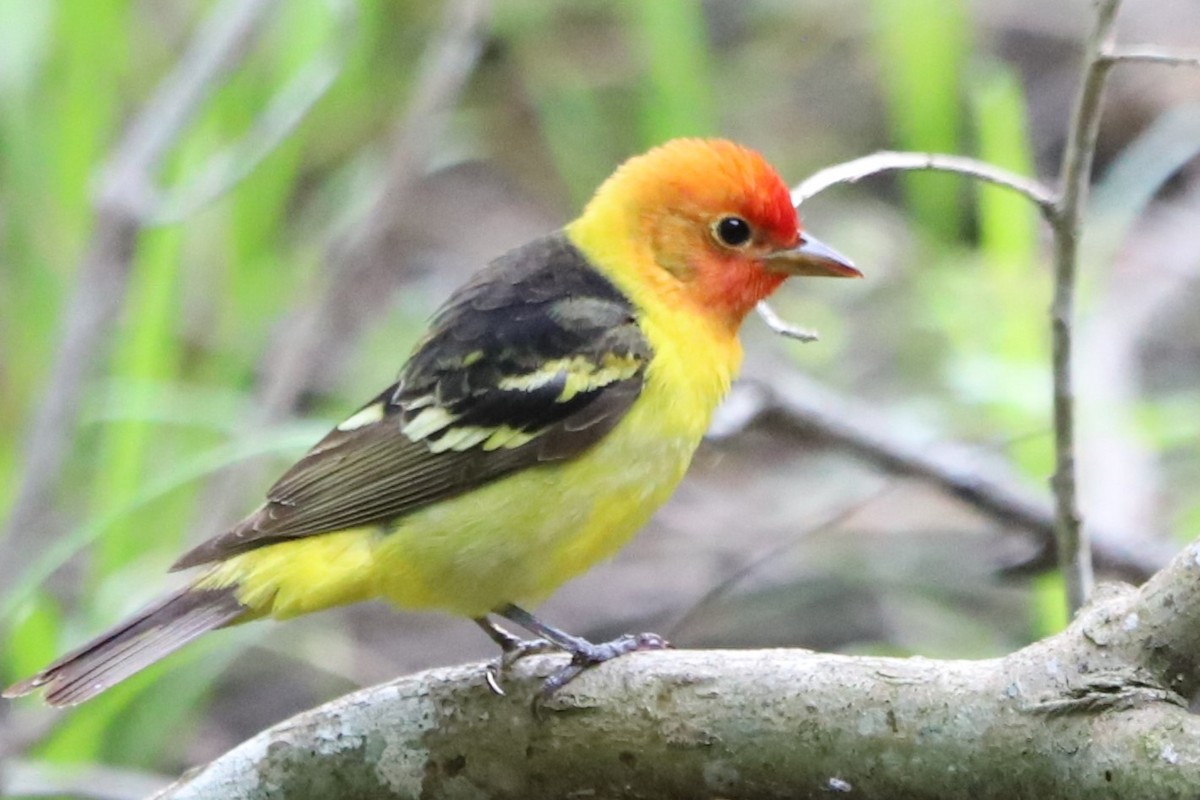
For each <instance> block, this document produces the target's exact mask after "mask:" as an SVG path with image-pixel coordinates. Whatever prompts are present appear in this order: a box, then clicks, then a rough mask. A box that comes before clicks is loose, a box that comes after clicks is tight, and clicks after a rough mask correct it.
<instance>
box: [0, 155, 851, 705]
mask: <svg viewBox="0 0 1200 800" xmlns="http://www.w3.org/2000/svg"><path fill="white" fill-rule="evenodd" d="M792 276H828V277H861V273H860V272H859V270H858V269H857V268H856V267H855V266H854V264H853V263H852V262H851V261H850V260H849V259H848V258H846V257H845V256H842V255H841V254H839V253H838V252H837V251H835V250H833V249H832V248H830V247H828V246H826V245H824V244H823V243H821V242H820V241H819V240H818V239H816V238H814V237H813V236H811V235H809V234H808V233H807V232H806V231H805V230H804V229H803V228H802V227H801V224H800V219H799V216H798V213H797V211H796V209H795V207H794V206H793V205H792V201H791V198H790V195H789V192H788V188H787V186H786V184H785V183H784V181H783V179H782V178H781V177H780V175H779V173H778V172H777V171H776V170H775V169H774V168H773V167H771V166H770V164H769V163H768V162H767V161H766V159H765V158H764V157H763V156H762V155H760V154H759V153H758V152H756V151H754V150H752V149H750V148H748V147H745V146H742V145H740V144H737V143H734V142H731V141H728V140H723V139H699V138H688V139H675V140H671V141H668V142H666V143H664V144H661V145H659V146H657V147H655V148H653V149H651V150H649V151H647V152H645V153H643V154H641V155H637V156H634V157H632V158H630V159H628V160H627V161H625V162H624V163H623V164H622V165H620V166H619V167H618V168H617V169H616V170H615V172H614V173H613V174H612V175H611V176H610V177H609V178H608V179H607V180H605V181H604V182H603V183H602V184H601V185H600V187H599V188H598V189H597V191H596V192H595V194H594V196H593V197H592V199H591V200H590V201H589V202H588V203H586V204H585V207H584V209H583V211H582V212H581V213H580V215H579V216H578V217H577V218H576V219H575V220H574V221H572V222H570V223H568V224H567V225H566V226H564V227H563V228H561V229H559V230H557V231H555V232H553V233H550V234H548V235H545V236H543V237H541V238H538V239H535V240H533V241H531V242H529V243H527V244H525V245H523V246H520V247H517V248H516V249H514V250H511V251H509V252H508V253H506V254H504V255H501V256H499V257H498V258H496V259H494V260H493V261H491V262H490V263H488V264H487V265H486V266H485V267H484V268H483V269H482V270H480V271H479V272H477V273H475V275H474V276H473V277H471V278H470V279H469V280H468V281H467V282H466V283H465V284H464V285H462V286H461V287H460V288H459V289H457V290H456V291H455V292H453V293H452V294H451V296H450V297H449V299H448V300H447V301H446V302H445V304H444V305H442V306H441V308H440V309H439V310H437V311H436V312H435V313H434V314H433V316H432V318H431V320H430V323H429V326H428V328H427V330H426V332H425V333H424V335H423V336H422V337H421V338H420V339H419V340H418V342H417V344H416V345H415V347H414V349H413V351H412V353H411V355H410V356H409V358H408V360H407V362H406V363H405V364H404V365H403V367H402V368H401V370H400V373H399V377H398V379H397V380H396V381H395V382H394V383H392V384H391V385H389V386H388V387H387V388H386V389H384V390H383V391H382V392H380V393H379V394H378V395H377V396H375V397H374V398H372V399H371V400H370V401H369V402H367V403H366V404H365V405H363V406H362V407H361V408H359V409H358V410H357V411H355V412H354V413H353V414H351V415H350V416H348V417H347V418H346V419H345V420H344V421H343V422H341V424H339V425H337V426H336V427H335V428H334V429H333V430H331V431H330V432H329V433H328V434H327V435H326V436H325V437H324V438H322V439H321V440H320V441H318V442H317V443H316V445H314V446H313V447H312V449H310V450H309V451H308V452H307V453H306V454H305V455H304V456H303V457H301V458H300V459H299V460H298V461H297V462H296V463H295V464H294V465H293V466H292V467H291V468H290V469H288V470H286V472H284V473H283V475H282V476H281V477H280V478H279V479H278V480H277V481H276V482H275V483H274V485H273V486H271V488H270V489H269V490H268V491H267V493H266V500H265V502H264V503H263V504H262V505H261V506H260V507H259V508H258V509H257V510H255V511H254V512H252V513H251V514H250V515H249V516H247V517H246V518H245V519H243V520H242V521H241V522H239V523H238V524H236V525H234V526H233V527H232V528H230V529H228V530H227V531H225V532H223V533H221V534H219V535H217V536H215V537H213V538H211V539H209V540H208V541H205V542H203V543H201V544H199V545H198V546H196V547H195V548H193V549H191V550H190V551H188V552H186V553H185V554H184V555H183V556H182V557H180V558H179V560H178V561H176V562H175V564H174V565H173V567H172V570H184V569H189V570H193V571H194V572H195V576H194V577H193V578H192V579H191V581H190V582H189V583H187V585H186V586H184V588H182V589H180V590H178V591H176V592H174V593H171V594H168V595H167V596H165V597H164V598H162V599H161V600H159V601H158V602H155V603H153V604H151V605H150V606H148V607H147V608H145V609H143V610H142V611H140V612H139V613H136V614H134V615H133V616H132V617H130V618H129V619H126V620H125V621H123V622H121V623H119V624H117V625H116V626H115V627H113V628H111V629H110V630H108V631H106V632H105V633H103V634H101V635H99V636H98V637H96V638H95V639H93V640H91V641H89V642H88V643H86V644H84V645H83V646H82V647H80V648H78V649H76V650H74V651H72V652H70V653H68V654H66V655H64V656H63V657H62V658H60V659H58V660H57V661H55V662H54V663H52V664H50V665H49V666H47V667H46V668H45V669H44V670H42V671H41V672H39V673H37V674H36V675H34V676H32V677H30V678H28V679H26V680H23V681H20V682H18V683H16V684H14V685H12V686H10V687H9V688H8V689H6V690H5V691H4V692H3V694H4V696H6V697H16V696H21V695H26V694H30V693H33V692H36V691H38V690H41V691H42V693H43V699H44V700H45V702H47V703H48V704H50V705H53V706H69V705H74V704H77V703H81V702H83V701H85V700H88V699H89V698H91V697H94V696H95V695H97V694H99V693H100V692H102V691H104V690H105V689H107V688H109V687H111V686H112V685H114V684H116V683H118V682H120V681H122V680H124V679H126V678H128V677H129V676H131V675H133V674H134V673H136V672H138V671H140V670H142V669H143V668H145V667H147V666H149V665H150V664H153V663H155V662H157V661H159V660H160V659H162V658H164V657H165V656H167V655H169V654H170V653H172V652H174V651H176V650H178V649H179V648H181V647H182V646H184V645H185V644H187V643H188V642H190V641H192V640H194V639H195V638H196V637H198V636H200V635H201V634H204V633H206V632H208V631H211V630H213V629H216V628H222V627H227V626H230V625H235V624H240V623H244V622H249V621H251V620H257V619H261V618H274V619H278V620H283V619H288V618H290V617H295V616H298V615H301V614H307V613H310V612H315V611H319V610H322V609H326V608H330V607H334V606H341V605H346V604H349V603H355V602H359V601H365V600H371V599H383V600H386V601H390V602H391V603H392V604H394V605H395V606H397V607H399V608H401V609H436V610H441V611H444V612H450V613H452V614H456V615H459V616H462V617H466V618H469V619H472V620H474V621H475V622H476V623H477V624H478V625H479V626H480V627H481V628H482V629H483V630H484V631H485V632H486V633H487V634H488V635H489V636H490V637H491V638H492V639H493V640H495V642H496V643H497V644H498V645H499V646H500V648H501V654H502V655H501V659H500V660H502V661H503V665H504V666H506V665H508V664H511V662H512V661H514V660H515V659H517V658H519V657H522V656H523V655H525V654H527V653H529V652H535V651H537V650H541V649H546V648H553V649H558V650H563V651H566V653H568V654H570V656H571V658H570V660H569V662H568V663H567V664H566V665H565V666H563V667H561V668H559V669H558V670H556V671H555V672H554V673H552V674H551V675H550V677H549V678H547V679H546V680H545V684H544V688H543V691H544V692H546V693H550V692H553V691H556V690H557V689H559V688H561V687H562V686H564V685H565V684H566V683H567V682H569V681H570V680H572V679H574V677H575V676H577V675H578V674H580V673H581V672H582V671H583V670H585V669H588V668H590V667H593V666H595V665H597V664H600V663H603V662H604V661H607V660H609V659H611V658H614V657H617V656H620V655H622V654H624V653H628V652H632V651H634V650H646V649H656V648H660V647H666V646H668V644H667V642H666V641H665V640H663V639H662V638H661V637H659V636H657V635H655V634H650V633H646V634H637V635H627V636H623V637H620V638H618V639H614V640H613V641H610V642H600V643H593V642H591V641H588V640H587V639H584V638H582V637H579V636H574V635H572V634H569V633H567V632H565V631H562V630H560V629H558V628H555V627H552V626H551V625H549V624H546V623H544V622H543V621H542V620H541V619H539V618H538V617H536V616H534V615H533V614H531V613H530V612H528V611H527V610H526V608H527V607H529V606H530V604H535V603H537V602H539V601H541V600H543V599H545V598H546V597H547V596H548V595H549V594H550V593H551V592H553V591H554V590H555V589H556V588H557V587H558V586H560V585H561V584H562V583H564V582H565V581H567V580H568V579H570V578H572V577H574V576H576V575H578V574H579V573H581V572H583V571H584V570H586V569H588V568H589V567H591V566H592V565H594V564H596V563H597V562H600V561H602V560H604V559H606V558H608V557H610V556H612V555H613V554H614V553H615V552H616V551H617V550H618V549H620V548H621V547H622V546H623V545H625V544H626V543H627V542H628V541H629V539H630V538H631V537H632V536H633V534H634V533H635V532H637V531H638V529H640V528H641V527H643V525H644V524H645V523H646V522H647V521H648V520H649V518H650V516H651V515H652V514H653V512H654V511H655V510H656V509H658V508H659V506H661V505H662V504H663V503H664V502H665V501H666V500H667V498H668V497H670V496H671V494H672V493H673V491H674V490H675V488H676V486H677V485H678V484H679V482H680V480H681V479H682V478H683V475H684V473H685V472H686V470H687V468H688V465H689V463H690V461H691V459H692V456H693V454H694V452H695V451H696V448H697V447H698V446H699V444H700V441H701V439H702V438H703V436H704V434H705V432H706V430H707V428H708V426H709V422H710V420H711V418H712V415H713V412H714V411H715V409H716V408H717V406H718V404H719V403H720V402H721V400H722V399H723V398H724V397H725V395H726V393H727V392H728V391H729V389H730V386H731V383H732V381H733V380H734V377H735V375H736V374H737V372H738V369H739V366H740V363H741V359H742V348H741V344H740V342H739V338H738V331H739V328H740V326H741V323H742V321H743V319H744V318H745V317H746V315H747V314H748V313H749V312H750V311H751V310H753V309H754V308H755V306H756V305H757V304H758V303H759V302H760V301H762V300H764V299H765V298H766V297H768V296H769V295H770V294H771V293H772V292H773V291H775V289H777V288H778V287H779V286H780V285H781V284H782V283H783V282H784V280H785V279H787V278H789V277H792ZM493 617H497V618H500V619H503V620H507V621H508V622H509V623H512V624H515V625H516V626H518V627H519V628H521V629H524V630H525V631H527V632H528V633H530V634H532V635H533V636H534V637H537V638H532V639H522V638H520V637H518V636H517V635H515V634H513V633H511V632H510V631H509V630H507V629H506V628H504V627H502V626H501V625H500V624H498V623H497V622H495V621H494V620H493ZM488 676H489V684H490V685H492V687H493V689H494V690H496V691H498V692H500V693H503V692H502V690H501V689H500V687H499V686H498V684H497V683H496V682H495V676H494V673H493V672H491V671H489V673H488Z"/></svg>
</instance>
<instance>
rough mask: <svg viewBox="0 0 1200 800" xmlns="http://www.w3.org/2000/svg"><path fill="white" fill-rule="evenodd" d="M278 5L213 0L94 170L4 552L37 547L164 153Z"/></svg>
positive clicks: (2, 575) (4, 577)
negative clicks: (90, 215) (87, 225)
mask: <svg viewBox="0 0 1200 800" xmlns="http://www.w3.org/2000/svg"><path fill="white" fill-rule="evenodd" d="M274 5H275V0H223V2H221V3H219V4H218V5H217V6H216V7H215V8H214V9H213V10H212V12H211V13H210V14H209V16H208V17H207V19H205V21H204V23H203V24H202V25H201V26H200V28H199V30H198V32H197V33H196V35H195V37H194V38H193V39H192V42H191V44H190V45H189V46H188V48H187V50H186V51H185V52H184V53H183V55H182V56H181V57H180V59H179V62H178V64H176V66H175V68H174V69H173V70H172V72H171V73H170V74H169V75H168V76H167V77H166V78H164V79H163V80H162V81H161V82H160V83H159V84H158V86H157V88H156V89H155V91H154V94H153V96H152V97H151V98H150V100H149V101H147V103H146V104H145V105H144V106H143V107H142V110H141V111H140V112H139V113H138V115H137V116H136V117H135V118H134V119H133V121H132V122H131V123H130V124H129V127H128V128H127V129H126V132H125V134H124V135H123V136H122V137H121V139H120V141H119V142H118V143H117V145H116V147H115V148H114V150H113V152H112V155H111V156H110V157H109V159H108V161H107V163H106V165H105V166H104V167H103V168H102V169H101V170H100V184H99V189H98V191H97V192H96V195H95V200H94V203H93V205H94V207H95V217H96V219H95V223H94V226H93V228H92V233H91V238H90V240H89V242H88V246H87V249H86V251H85V253H84V255H83V259H82V261H81V263H80V265H79V267H78V270H77V277H76V279H75V286H74V288H73V290H72V293H71V297H70V299H69V300H68V301H67V303H66V306H65V308H64V309H63V311H62V313H61V314H60V316H61V319H62V320H63V323H62V329H61V331H60V334H59V347H58V350H57V355H56V356H55V360H54V364H53V365H52V366H51V368H50V373H49V376H48V377H47V379H46V384H45V387H46V388H45V390H44V391H43V393H42V397H41V399H40V400H39V402H38V404H37V405H36V406H35V408H36V412H35V414H34V419H33V425H32V429H31V431H30V434H29V438H28V440H27V442H26V445H25V451H24V461H23V463H22V466H21V468H20V469H19V470H18V471H17V473H16V474H19V475H21V476H22V480H21V485H20V488H19V489H18V490H17V493H16V498H15V500H14V501H13V505H12V510H11V512H10V514H9V516H8V520H7V522H6V524H5V526H4V531H3V533H2V534H0V538H3V539H4V541H5V544H6V548H7V550H8V552H10V553H18V554H25V555H28V554H30V553H33V552H36V551H37V550H38V549H40V547H41V546H43V545H42V544H41V543H42V542H44V537H45V531H44V530H43V529H42V525H43V522H44V517H45V512H46V509H47V508H48V506H49V505H50V503H51V501H52V499H53V497H54V493H55V491H56V489H57V487H58V483H59V479H60V476H61V474H62V469H63V465H64V462H65V460H66V457H67V455H68V453H69V452H70V449H71V442H72V441H73V439H74V435H75V428H76V424H77V419H78V416H79V405H80V399H81V398H82V397H83V394H84V389H85V386H86V384H87V381H88V379H89V377H90V376H91V373H92V370H93V369H94V368H95V366H96V365H97V364H100V363H102V362H103V360H104V359H103V355H104V353H105V348H106V347H107V345H108V343H109V340H110V338H111V335H112V330H113V327H114V325H115V323H116V320H117V318H118V316H119V315H120V313H121V309H122V307H123V306H124V303H125V295H126V291H127V289H128V278H129V267H130V263H131V261H132V259H133V253H134V249H135V247H136V245H137V237H138V234H139V233H140V232H141V230H142V229H143V228H144V227H145V226H146V224H147V215H148V214H149V213H150V212H151V211H152V209H153V208H154V207H155V204H156V203H157V196H156V195H157V190H156V188H155V180H156V173H157V172H158V170H159V168H160V166H161V164H162V161H163V158H164V157H165V156H166V154H167V153H168V152H169V151H170V149H171V148H172V147H173V146H174V145H175V144H176V143H178V141H179V139H180V138H181V136H182V135H183V133H184V129H185V128H186V126H187V124H188V122H189V121H190V120H191V119H192V118H193V117H194V116H195V114H196V112H197V111H198V110H199V109H200V107H201V106H202V105H203V104H204V101H205V100H206V99H207V98H208V97H209V95H210V94H211V93H212V92H213V90H214V89H216V87H217V85H218V84H219V83H220V80H221V79H222V77H223V76H224V75H225V74H226V73H228V72H229V71H230V70H231V69H233V68H234V67H235V66H236V65H237V64H238V63H239V62H240V61H241V59H242V57H243V55H244V54H245V52H246V50H247V48H248V47H249V44H250V41H251V40H252V39H253V37H254V36H255V35H256V34H257V33H258V32H259V31H260V30H261V28H262V26H263V24H264V23H265V21H266V19H267V17H268V13H269V12H270V11H271V9H272V7H273V6H274ZM34 542H38V544H34ZM18 566H19V562H18V561H17V560H16V559H12V558H10V559H6V560H4V561H0V585H8V583H9V581H10V580H11V579H12V575H13V573H14V572H15V571H16V569H17V567H18Z"/></svg>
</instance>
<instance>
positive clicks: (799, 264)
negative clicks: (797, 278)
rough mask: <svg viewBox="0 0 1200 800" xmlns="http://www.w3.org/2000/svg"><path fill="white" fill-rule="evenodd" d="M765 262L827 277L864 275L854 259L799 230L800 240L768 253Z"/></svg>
mask: <svg viewBox="0 0 1200 800" xmlns="http://www.w3.org/2000/svg"><path fill="white" fill-rule="evenodd" d="M766 264H767V268H768V269H772V270H775V271H777V272H782V273H784V274H786V275H806V276H814V277H826V278H861V277H862V276H863V274H862V273H861V272H859V271H858V269H857V268H856V267H855V266H854V262H853V261H851V260H850V259H848V258H846V257H845V256H844V255H842V254H841V253H839V252H838V251H837V250H834V249H833V248H832V247H830V246H829V245H827V244H823V243H822V242H821V240H819V239H817V238H816V237H814V236H809V235H808V234H807V233H802V234H800V244H798V245H796V246H795V247H793V248H791V249H790V250H780V251H778V252H775V253H771V254H770V255H769V256H767V258H766Z"/></svg>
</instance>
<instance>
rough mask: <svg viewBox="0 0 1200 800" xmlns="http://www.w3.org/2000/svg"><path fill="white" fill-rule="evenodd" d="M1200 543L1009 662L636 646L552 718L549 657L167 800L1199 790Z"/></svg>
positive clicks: (314, 729)
mask: <svg viewBox="0 0 1200 800" xmlns="http://www.w3.org/2000/svg"><path fill="white" fill-rule="evenodd" d="M1198 578H1200V546H1197V545H1192V546H1191V547H1189V548H1187V549H1186V550H1185V551H1184V552H1183V553H1181V554H1180V555H1179V556H1177V557H1176V558H1175V559H1174V560H1173V561H1172V562H1171V564H1170V565H1168V566H1167V567H1166V568H1165V569H1164V570H1163V571H1162V572H1160V573H1158V574H1157V575H1155V576H1154V577H1153V578H1151V580H1150V581H1148V582H1147V583H1146V584H1145V585H1144V586H1143V587H1141V588H1140V589H1137V590H1134V589H1132V588H1130V587H1128V586H1124V585H1111V586H1108V587H1104V588H1102V589H1101V590H1100V591H1098V592H1097V595H1096V597H1095V598H1094V599H1093V601H1092V603H1091V604H1090V605H1089V606H1087V607H1086V608H1085V609H1083V611H1082V612H1081V613H1080V614H1079V616H1078V617H1077V618H1076V620H1075V622H1074V623H1073V624H1072V625H1071V626H1070V627H1069V628H1068V629H1067V630H1066V631H1064V632H1063V633H1061V634H1058V635H1056V636H1053V637H1050V638H1048V639H1045V640H1043V641H1040V642H1037V643H1034V644H1032V645H1030V646H1028V647H1026V648H1024V649H1022V650H1019V651H1017V652H1015V653H1013V654H1011V655H1009V656H1007V657H1004V658H999V659H991V660H986V661H934V660H928V659H923V658H910V659H897V658H873V657H852V656H841V655H823V654H819V653H812V652H808V651H801V650H763V651H667V652H658V653H638V654H634V655H631V656H628V657H625V658H621V659H618V660H616V661H613V662H610V663H608V664H605V665H604V666H602V667H600V668H598V669H595V670H592V671H590V672H589V673H586V674H585V675H584V676H583V677H581V678H580V679H579V680H577V681H576V682H575V683H572V684H571V685H570V686H568V687H567V688H566V689H565V690H563V691H562V692H560V693H559V694H558V695H556V696H555V697H554V698H552V700H551V701H549V702H547V703H546V704H545V705H544V706H543V707H541V708H540V709H539V710H537V711H535V710H534V709H532V708H531V700H532V697H533V696H534V694H535V693H536V692H537V689H538V685H539V684H538V680H537V678H538V677H540V676H544V675H546V674H548V672H549V671H550V670H551V669H553V667H554V666H556V665H558V664H560V663H561V660H560V659H561V657H553V656H551V657H539V658H531V659H529V660H528V661H526V662H524V663H523V664H521V665H519V666H518V667H517V668H516V669H515V670H514V671H513V672H512V673H510V674H509V675H508V676H507V678H506V681H505V686H506V688H507V689H508V690H509V694H508V696H507V697H497V696H494V695H492V694H491V693H490V692H489V691H488V689H487V687H486V685H485V683H484V671H483V666H482V665H478V664H476V665H468V666H462V667H454V668H449V669H438V670H431V671H429V672H424V673H420V674H417V675H413V676H409V677H405V678H400V679H398V680H396V681H393V682H390V683H386V684H382V685H380V686H375V687H372V688H369V689H364V690H362V691H359V692H355V693H353V694H350V695H347V696H345V697H343V698H340V699H338V700H335V701H333V702H331V703H329V704H327V705H325V706H322V707H320V708H317V709H314V710H312V711H308V712H305V713H303V714H300V715H298V716H296V717H294V718H293V719H291V720H288V721H286V722H284V723H282V724H280V725H277V726H276V727H274V728H271V729H269V730H266V731H264V732H262V733H261V734H259V735H257V736H255V737H254V738H253V739H250V740H249V741H247V742H245V743H243V744H241V745H239V746H238V747H237V748H235V749H233V750H232V751H230V752H229V753H227V754H225V755H224V756H222V757H221V758H219V759H217V760H216V761H213V762H212V763H210V764H208V765H207V766H204V767H202V768H200V769H198V770H195V771H194V772H192V773H191V774H189V775H187V776H185V777H184V778H183V779H181V780H180V781H179V782H177V783H176V784H174V785H173V786H171V787H170V788H168V789H167V790H165V791H164V792H163V793H162V794H160V795H159V797H160V798H164V799H165V798H172V799H173V800H182V799H183V798H202V797H225V798H246V799H249V798H255V799H256V800H257V799H258V798H277V797H288V798H309V797H312V798H317V797H380V798H417V797H421V798H467V797H472V798H473V797H495V798H542V797H546V798H550V797H554V798H559V797H600V798H604V797H631V798H641V797H645V798H671V797H714V798H715V797H721V798H828V797H831V796H838V795H842V794H844V795H846V796H848V797H860V798H871V797H878V798H901V799H902V798H933V797H938V798H958V797H962V798H971V799H972V800H986V799H987V798H1019V797H1055V798H1075V797H1079V798H1083V797H1087V798H1099V797H1112V798H1127V799H1129V798H1155V799H1156V800H1158V799H1159V798H1174V797H1179V798H1184V797H1188V798H1194V797H1196V796H1200V721H1198V720H1197V719H1196V718H1195V717H1194V716H1193V715H1191V714H1190V713H1189V712H1188V710H1187V708H1186V706H1187V702H1186V698H1188V697H1190V696H1191V695H1192V694H1194V693H1195V692H1196V690H1197V688H1200V667H1198V660H1197V657H1196V656H1197V653H1200V580H1197V579H1198Z"/></svg>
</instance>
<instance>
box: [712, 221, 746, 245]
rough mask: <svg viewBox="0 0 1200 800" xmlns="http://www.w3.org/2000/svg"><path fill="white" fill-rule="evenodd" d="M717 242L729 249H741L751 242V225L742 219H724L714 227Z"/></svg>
mask: <svg viewBox="0 0 1200 800" xmlns="http://www.w3.org/2000/svg"><path fill="white" fill-rule="evenodd" d="M713 233H714V234H716V237H717V241H719V242H720V243H721V244H723V245H726V246H728V247H741V246H742V245H744V244H745V243H746V242H748V241H750V234H751V231H750V223H749V222H746V220H744V219H742V218H741V217H722V218H721V219H719V220H718V221H717V224H716V225H714V226H713Z"/></svg>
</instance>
